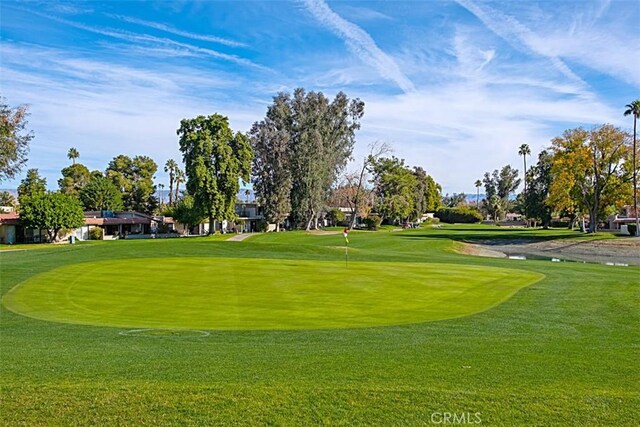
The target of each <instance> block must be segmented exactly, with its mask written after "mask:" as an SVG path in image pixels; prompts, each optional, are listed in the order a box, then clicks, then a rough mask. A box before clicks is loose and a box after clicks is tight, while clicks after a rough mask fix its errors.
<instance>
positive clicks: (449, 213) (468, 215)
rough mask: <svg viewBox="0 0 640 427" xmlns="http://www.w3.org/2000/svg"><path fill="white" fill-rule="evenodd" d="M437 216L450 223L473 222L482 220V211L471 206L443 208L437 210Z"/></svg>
mask: <svg viewBox="0 0 640 427" xmlns="http://www.w3.org/2000/svg"><path fill="white" fill-rule="evenodd" d="M435 217H436V218H438V219H439V220H440V221H442V222H448V223H450V224H453V223H456V222H459V223H465V224H473V223H477V222H480V221H482V215H481V214H480V212H478V211H477V210H475V209H469V208H443V209H440V210H438V212H436V214H435Z"/></svg>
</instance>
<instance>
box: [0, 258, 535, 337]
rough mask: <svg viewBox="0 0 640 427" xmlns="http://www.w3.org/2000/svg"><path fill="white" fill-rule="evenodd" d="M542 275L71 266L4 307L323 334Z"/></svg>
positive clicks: (246, 263)
mask: <svg viewBox="0 0 640 427" xmlns="http://www.w3.org/2000/svg"><path fill="white" fill-rule="evenodd" d="M542 277H543V275H542V274H539V273H533V272H528V271H522V270H514V269H505V268H495V267H489V268H487V267H478V266H464V265H455V264H417V263H397V262H396V263H389V262H379V263H372V262H352V263H351V264H349V265H348V266H346V265H345V263H343V262H340V261H305V260H294V261H292V260H273V259H237V258H203V257H175V258H159V259H134V260H112V261H98V262H89V263H79V264H72V265H69V266H65V267H59V268H56V269H53V270H50V271H48V272H46V273H42V274H39V275H37V276H34V277H32V278H30V279H28V280H26V281H25V282H23V283H21V284H20V285H18V286H17V287H15V288H13V289H12V290H11V291H10V292H9V293H8V294H7V295H6V296H5V297H4V304H5V306H6V307H7V308H9V309H10V310H12V311H14V312H16V313H18V314H23V315H26V316H30V317H34V318H37V319H42V320H49V321H55V322H65V323H80V324H87V325H106V326H117V327H131V328H154V327H155V328H180V329H182V328H184V329H220V330H223V329H227V330H229V329H331V328H348V327H366V326H382V325H395V324H406V323H419V322H426V321H431V320H441V319H449V318H453V317H460V316H465V315H469V314H473V313H477V312H479V311H482V310H486V309H487V308H489V307H492V306H494V305H496V304H498V303H500V302H501V301H504V300H505V299H507V298H508V297H510V296H511V295H513V294H514V293H515V292H516V291H518V290H519V289H520V288H522V287H523V286H526V285H528V284H530V283H533V282H535V281H537V280H540V279H541V278H542Z"/></svg>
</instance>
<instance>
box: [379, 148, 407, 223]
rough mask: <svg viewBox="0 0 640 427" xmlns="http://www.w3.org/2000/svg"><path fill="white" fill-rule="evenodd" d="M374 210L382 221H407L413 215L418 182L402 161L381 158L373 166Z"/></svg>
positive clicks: (393, 158)
mask: <svg viewBox="0 0 640 427" xmlns="http://www.w3.org/2000/svg"><path fill="white" fill-rule="evenodd" d="M373 175H374V180H373V183H374V192H375V194H376V208H375V209H376V210H377V212H378V213H379V214H380V215H381V217H382V218H383V219H386V220H389V221H395V220H397V221H408V220H409V219H410V217H411V215H412V214H414V213H415V196H416V193H415V188H416V187H417V186H418V180H417V178H416V176H415V175H414V174H413V171H412V170H411V169H409V168H408V167H406V166H405V164H404V160H403V159H398V158H397V157H395V156H392V157H391V158H386V157H382V158H380V159H378V160H377V161H376V162H375V164H374V165H373Z"/></svg>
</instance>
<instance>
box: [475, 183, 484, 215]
mask: <svg viewBox="0 0 640 427" xmlns="http://www.w3.org/2000/svg"><path fill="white" fill-rule="evenodd" d="M474 185H475V186H476V208H477V209H480V187H482V181H480V180H479V179H476V182H475V183H474Z"/></svg>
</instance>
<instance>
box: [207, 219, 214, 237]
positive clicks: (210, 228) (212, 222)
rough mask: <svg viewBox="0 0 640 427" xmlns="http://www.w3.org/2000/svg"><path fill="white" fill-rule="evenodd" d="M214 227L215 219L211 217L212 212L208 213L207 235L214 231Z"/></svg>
mask: <svg viewBox="0 0 640 427" xmlns="http://www.w3.org/2000/svg"><path fill="white" fill-rule="evenodd" d="M214 227H215V219H214V218H213V214H209V232H208V233H207V234H208V235H209V236H210V235H212V234H214V233H215V232H216V231H215V229H214Z"/></svg>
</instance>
